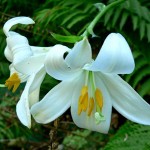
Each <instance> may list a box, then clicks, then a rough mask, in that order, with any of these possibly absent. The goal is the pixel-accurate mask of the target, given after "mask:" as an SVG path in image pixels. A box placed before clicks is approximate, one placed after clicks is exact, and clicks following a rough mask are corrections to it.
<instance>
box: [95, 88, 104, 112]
mask: <svg viewBox="0 0 150 150" xmlns="http://www.w3.org/2000/svg"><path fill="white" fill-rule="evenodd" d="M95 99H96V102H97V104H98V106H99V107H100V109H101V110H102V107H103V95H102V92H101V91H100V90H99V89H98V88H97V89H96V91H95Z"/></svg>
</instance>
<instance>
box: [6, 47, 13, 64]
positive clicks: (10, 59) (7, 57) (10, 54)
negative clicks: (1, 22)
mask: <svg viewBox="0 0 150 150" xmlns="http://www.w3.org/2000/svg"><path fill="white" fill-rule="evenodd" d="M4 55H5V57H6V59H7V60H8V61H10V62H12V61H13V54H12V51H11V50H10V49H9V48H8V46H6V48H5V50H4Z"/></svg>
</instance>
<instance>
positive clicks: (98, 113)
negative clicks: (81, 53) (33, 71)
mask: <svg viewBox="0 0 150 150" xmlns="http://www.w3.org/2000/svg"><path fill="white" fill-rule="evenodd" d="M80 93H81V94H80V96H79V100H78V115H80V114H81V113H82V112H86V113H87V116H88V117H90V116H91V115H94V117H95V122H96V124H99V123H100V122H101V121H104V120H105V118H104V116H103V114H102V109H103V94H102V92H101V90H100V89H99V88H97V87H96V84H95V79H94V74H93V72H89V71H88V72H87V74H86V81H85V85H84V86H83V87H82V89H81V92H80ZM94 112H95V114H93V113H94Z"/></svg>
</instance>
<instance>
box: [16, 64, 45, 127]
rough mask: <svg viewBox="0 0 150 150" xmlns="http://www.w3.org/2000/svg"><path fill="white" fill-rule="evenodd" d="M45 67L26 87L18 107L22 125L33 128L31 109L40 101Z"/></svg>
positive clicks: (30, 79)
mask: <svg viewBox="0 0 150 150" xmlns="http://www.w3.org/2000/svg"><path fill="white" fill-rule="evenodd" d="M43 69H44V66H43V67H41V68H40V70H39V71H38V72H37V73H35V74H32V75H31V76H30V77H29V78H28V80H27V84H26V86H25V89H24V91H23V93H22V95H21V98H20V100H19V102H18V103H17V106H16V112H17V116H18V118H19V120H20V121H21V123H22V124H24V125H25V126H27V127H28V128H30V127H31V114H30V107H31V106H32V105H33V104H34V103H36V102H37V101H38V100H39V88H40V85H41V83H42V81H43V78H44V76H45V71H44V70H43ZM35 94H36V96H35Z"/></svg>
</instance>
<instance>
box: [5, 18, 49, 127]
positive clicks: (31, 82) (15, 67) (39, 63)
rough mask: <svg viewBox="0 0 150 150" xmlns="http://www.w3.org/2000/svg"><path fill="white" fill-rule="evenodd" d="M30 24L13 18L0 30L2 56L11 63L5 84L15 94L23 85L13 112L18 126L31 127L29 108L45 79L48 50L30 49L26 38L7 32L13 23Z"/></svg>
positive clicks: (27, 21)
mask: <svg viewBox="0 0 150 150" xmlns="http://www.w3.org/2000/svg"><path fill="white" fill-rule="evenodd" d="M18 23H20V24H32V23H34V21H33V20H32V19H31V18H28V17H15V18H12V19H10V20H8V21H7V22H6V23H5V25H4V27H3V30H4V33H5V34H6V36H7V39H6V40H7V46H6V48H5V52H4V53H5V56H6V58H7V59H8V60H9V61H10V62H11V65H10V77H9V79H7V80H6V83H5V85H6V86H7V87H8V89H11V88H13V92H15V91H16V90H17V88H18V86H19V85H20V83H22V82H27V83H26V85H25V88H24V90H23V92H22V94H21V97H20V100H19V101H18V103H17V106H16V113H17V116H18V118H19V120H20V121H21V123H22V124H24V125H25V126H27V127H28V128H30V127H31V113H30V107H31V106H32V105H33V104H35V103H36V102H38V101H39V91H40V85H41V83H42V81H43V79H44V77H45V74H46V71H45V68H44V58H45V56H46V53H47V52H48V51H49V50H50V49H51V47H35V46H30V45H29V43H28V40H27V38H26V37H24V36H22V35H20V34H18V33H16V32H12V31H9V30H10V28H11V27H12V26H13V25H15V24H18Z"/></svg>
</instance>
